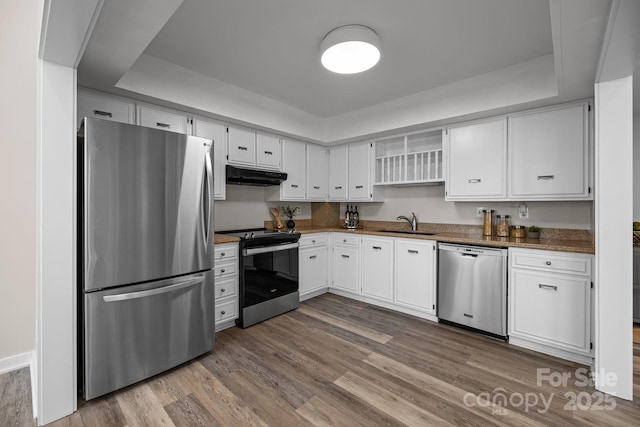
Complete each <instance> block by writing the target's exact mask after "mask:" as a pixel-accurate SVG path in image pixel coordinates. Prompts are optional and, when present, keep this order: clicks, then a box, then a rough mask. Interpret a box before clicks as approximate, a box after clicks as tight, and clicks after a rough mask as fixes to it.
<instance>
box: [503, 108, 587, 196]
mask: <svg viewBox="0 0 640 427" xmlns="http://www.w3.org/2000/svg"><path fill="white" fill-rule="evenodd" d="M588 135H589V131H588V105H587V104H580V105H574V106H570V107H564V108H559V109H554V110H551V111H542V112H537V113H530V114H525V115H520V116H515V117H510V118H509V144H510V145H509V147H510V153H511V154H510V156H511V159H510V160H511V162H510V175H511V186H510V196H511V197H512V198H519V199H527V200H530V199H585V198H589V197H590V193H589V174H588V170H589V156H588V152H589V137H588Z"/></svg>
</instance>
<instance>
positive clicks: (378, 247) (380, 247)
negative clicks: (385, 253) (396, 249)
mask: <svg viewBox="0 0 640 427" xmlns="http://www.w3.org/2000/svg"><path fill="white" fill-rule="evenodd" d="M372 248H373V249H375V250H376V251H381V250H382V246H372Z"/></svg>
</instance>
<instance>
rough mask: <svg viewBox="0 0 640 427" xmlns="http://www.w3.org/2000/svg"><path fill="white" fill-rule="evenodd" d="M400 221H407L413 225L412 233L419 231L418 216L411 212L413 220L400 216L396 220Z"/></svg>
mask: <svg viewBox="0 0 640 427" xmlns="http://www.w3.org/2000/svg"><path fill="white" fill-rule="evenodd" d="M396 219H398V220H400V219H404V220H405V221H407V222H408V223H409V224H411V231H416V230H417V229H418V219H417V218H416V214H415V213H413V212H411V219H409V218H407V217H406V216H404V215H400V216H399V217H398V218H396Z"/></svg>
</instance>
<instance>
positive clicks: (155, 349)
mask: <svg viewBox="0 0 640 427" xmlns="http://www.w3.org/2000/svg"><path fill="white" fill-rule="evenodd" d="M211 148H212V141H211V140H208V139H204V138H199V137H195V136H188V135H182V134H178V133H174V132H167V131H163V130H159V129H151V128H145V127H141V126H134V125H129V124H122V123H115V122H111V121H106V120H99V119H91V118H85V119H84V124H83V127H82V128H81V130H80V132H79V134H78V258H79V259H78V284H79V291H78V312H79V315H80V319H79V322H78V325H79V331H78V339H79V346H78V348H79V353H80V354H79V358H78V361H79V363H78V365H79V367H78V368H79V378H80V380H79V387H80V389H81V391H82V396H83V397H84V398H85V399H87V400H88V399H93V398H95V397H98V396H101V395H103V394H106V393H109V392H111V391H113V390H117V389H119V388H122V387H125V386H127V385H129V384H133V383H135V382H137V381H140V380H142V379H145V378H148V377H150V376H152V375H155V374H157V373H160V372H162V371H165V370H167V369H169V368H172V367H174V366H177V365H179V364H181V363H183V362H185V361H187V360H190V359H192V358H194V357H196V356H198V355H201V354H203V353H205V352H207V351H209V350H211V349H212V348H213V346H214V334H215V319H214V276H213V270H212V269H213V175H212V167H211V164H212V162H211V155H212V153H211Z"/></svg>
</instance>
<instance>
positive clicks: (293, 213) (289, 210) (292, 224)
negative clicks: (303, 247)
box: [282, 205, 296, 230]
mask: <svg viewBox="0 0 640 427" xmlns="http://www.w3.org/2000/svg"><path fill="white" fill-rule="evenodd" d="M282 213H283V214H285V215H286V216H287V217H288V218H289V221H287V228H288V229H289V230H293V229H294V228H295V227H296V223H295V222H294V221H293V217H294V216H296V209H295V208H292V207H291V206H289V205H287V207H284V206H283V207H282Z"/></svg>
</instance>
